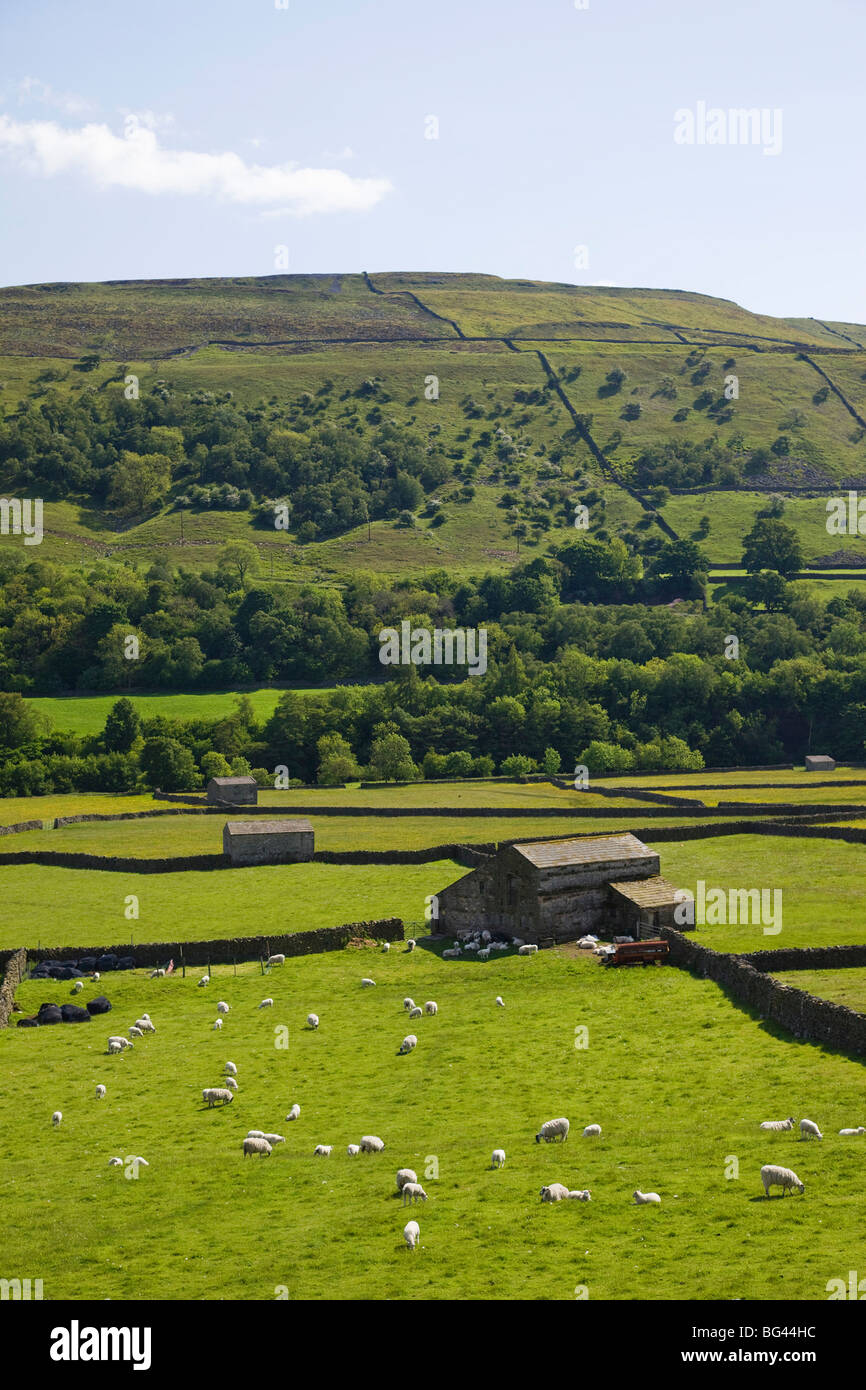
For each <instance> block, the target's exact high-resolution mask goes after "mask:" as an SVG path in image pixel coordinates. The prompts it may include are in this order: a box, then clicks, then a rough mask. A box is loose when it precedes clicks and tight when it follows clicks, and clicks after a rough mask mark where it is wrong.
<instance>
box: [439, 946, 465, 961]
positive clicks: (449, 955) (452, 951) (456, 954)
mask: <svg viewBox="0 0 866 1390" xmlns="http://www.w3.org/2000/svg"><path fill="white" fill-rule="evenodd" d="M462 954H463V952H462V951H460V950H458V948H457V947H456V946H451V947H449V949H448V950H447V951H443V952H442V959H443V960H459V959H460V957H461V956H462Z"/></svg>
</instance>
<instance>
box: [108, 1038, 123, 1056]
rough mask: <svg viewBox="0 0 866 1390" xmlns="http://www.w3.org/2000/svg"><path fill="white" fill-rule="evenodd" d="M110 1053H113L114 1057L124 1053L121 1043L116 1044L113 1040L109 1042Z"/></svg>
mask: <svg viewBox="0 0 866 1390" xmlns="http://www.w3.org/2000/svg"><path fill="white" fill-rule="evenodd" d="M108 1051H109V1052H110V1053H111V1055H112V1056H114V1055H115V1053H118V1052H122V1051H123V1048H122V1047H121V1046H120V1043H119V1042H115V1041H114V1039H113V1038H112V1039H110V1040H109V1043H108Z"/></svg>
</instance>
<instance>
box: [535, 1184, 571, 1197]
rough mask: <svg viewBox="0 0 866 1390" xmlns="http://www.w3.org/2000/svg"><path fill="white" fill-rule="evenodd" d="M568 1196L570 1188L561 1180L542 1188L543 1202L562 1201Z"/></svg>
mask: <svg viewBox="0 0 866 1390" xmlns="http://www.w3.org/2000/svg"><path fill="white" fill-rule="evenodd" d="M567 1196H568V1188H567V1187H566V1186H565V1184H564V1183H561V1182H552V1183H551V1184H550V1185H549V1186H548V1187H543V1188H542V1189H541V1200H542V1202H561V1201H562V1200H563V1198H565V1197H567Z"/></svg>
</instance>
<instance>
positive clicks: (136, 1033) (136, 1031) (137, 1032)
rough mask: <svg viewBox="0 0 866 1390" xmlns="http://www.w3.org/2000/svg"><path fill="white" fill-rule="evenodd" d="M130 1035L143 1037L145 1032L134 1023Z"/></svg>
mask: <svg viewBox="0 0 866 1390" xmlns="http://www.w3.org/2000/svg"><path fill="white" fill-rule="evenodd" d="M129 1036H130V1037H131V1038H143V1037H144V1033H143V1032H142V1031H141V1029H140V1028H136V1026H135V1024H133V1025H132V1027H131V1028H130V1030H129Z"/></svg>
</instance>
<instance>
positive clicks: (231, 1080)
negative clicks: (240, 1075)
mask: <svg viewBox="0 0 866 1390" xmlns="http://www.w3.org/2000/svg"><path fill="white" fill-rule="evenodd" d="M226 1085H227V1086H228V1088H229V1090H230V1091H236V1090H237V1089H238V1083H237V1082H236V1081H235V1079H234V1077H233V1076H227V1077H226Z"/></svg>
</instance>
